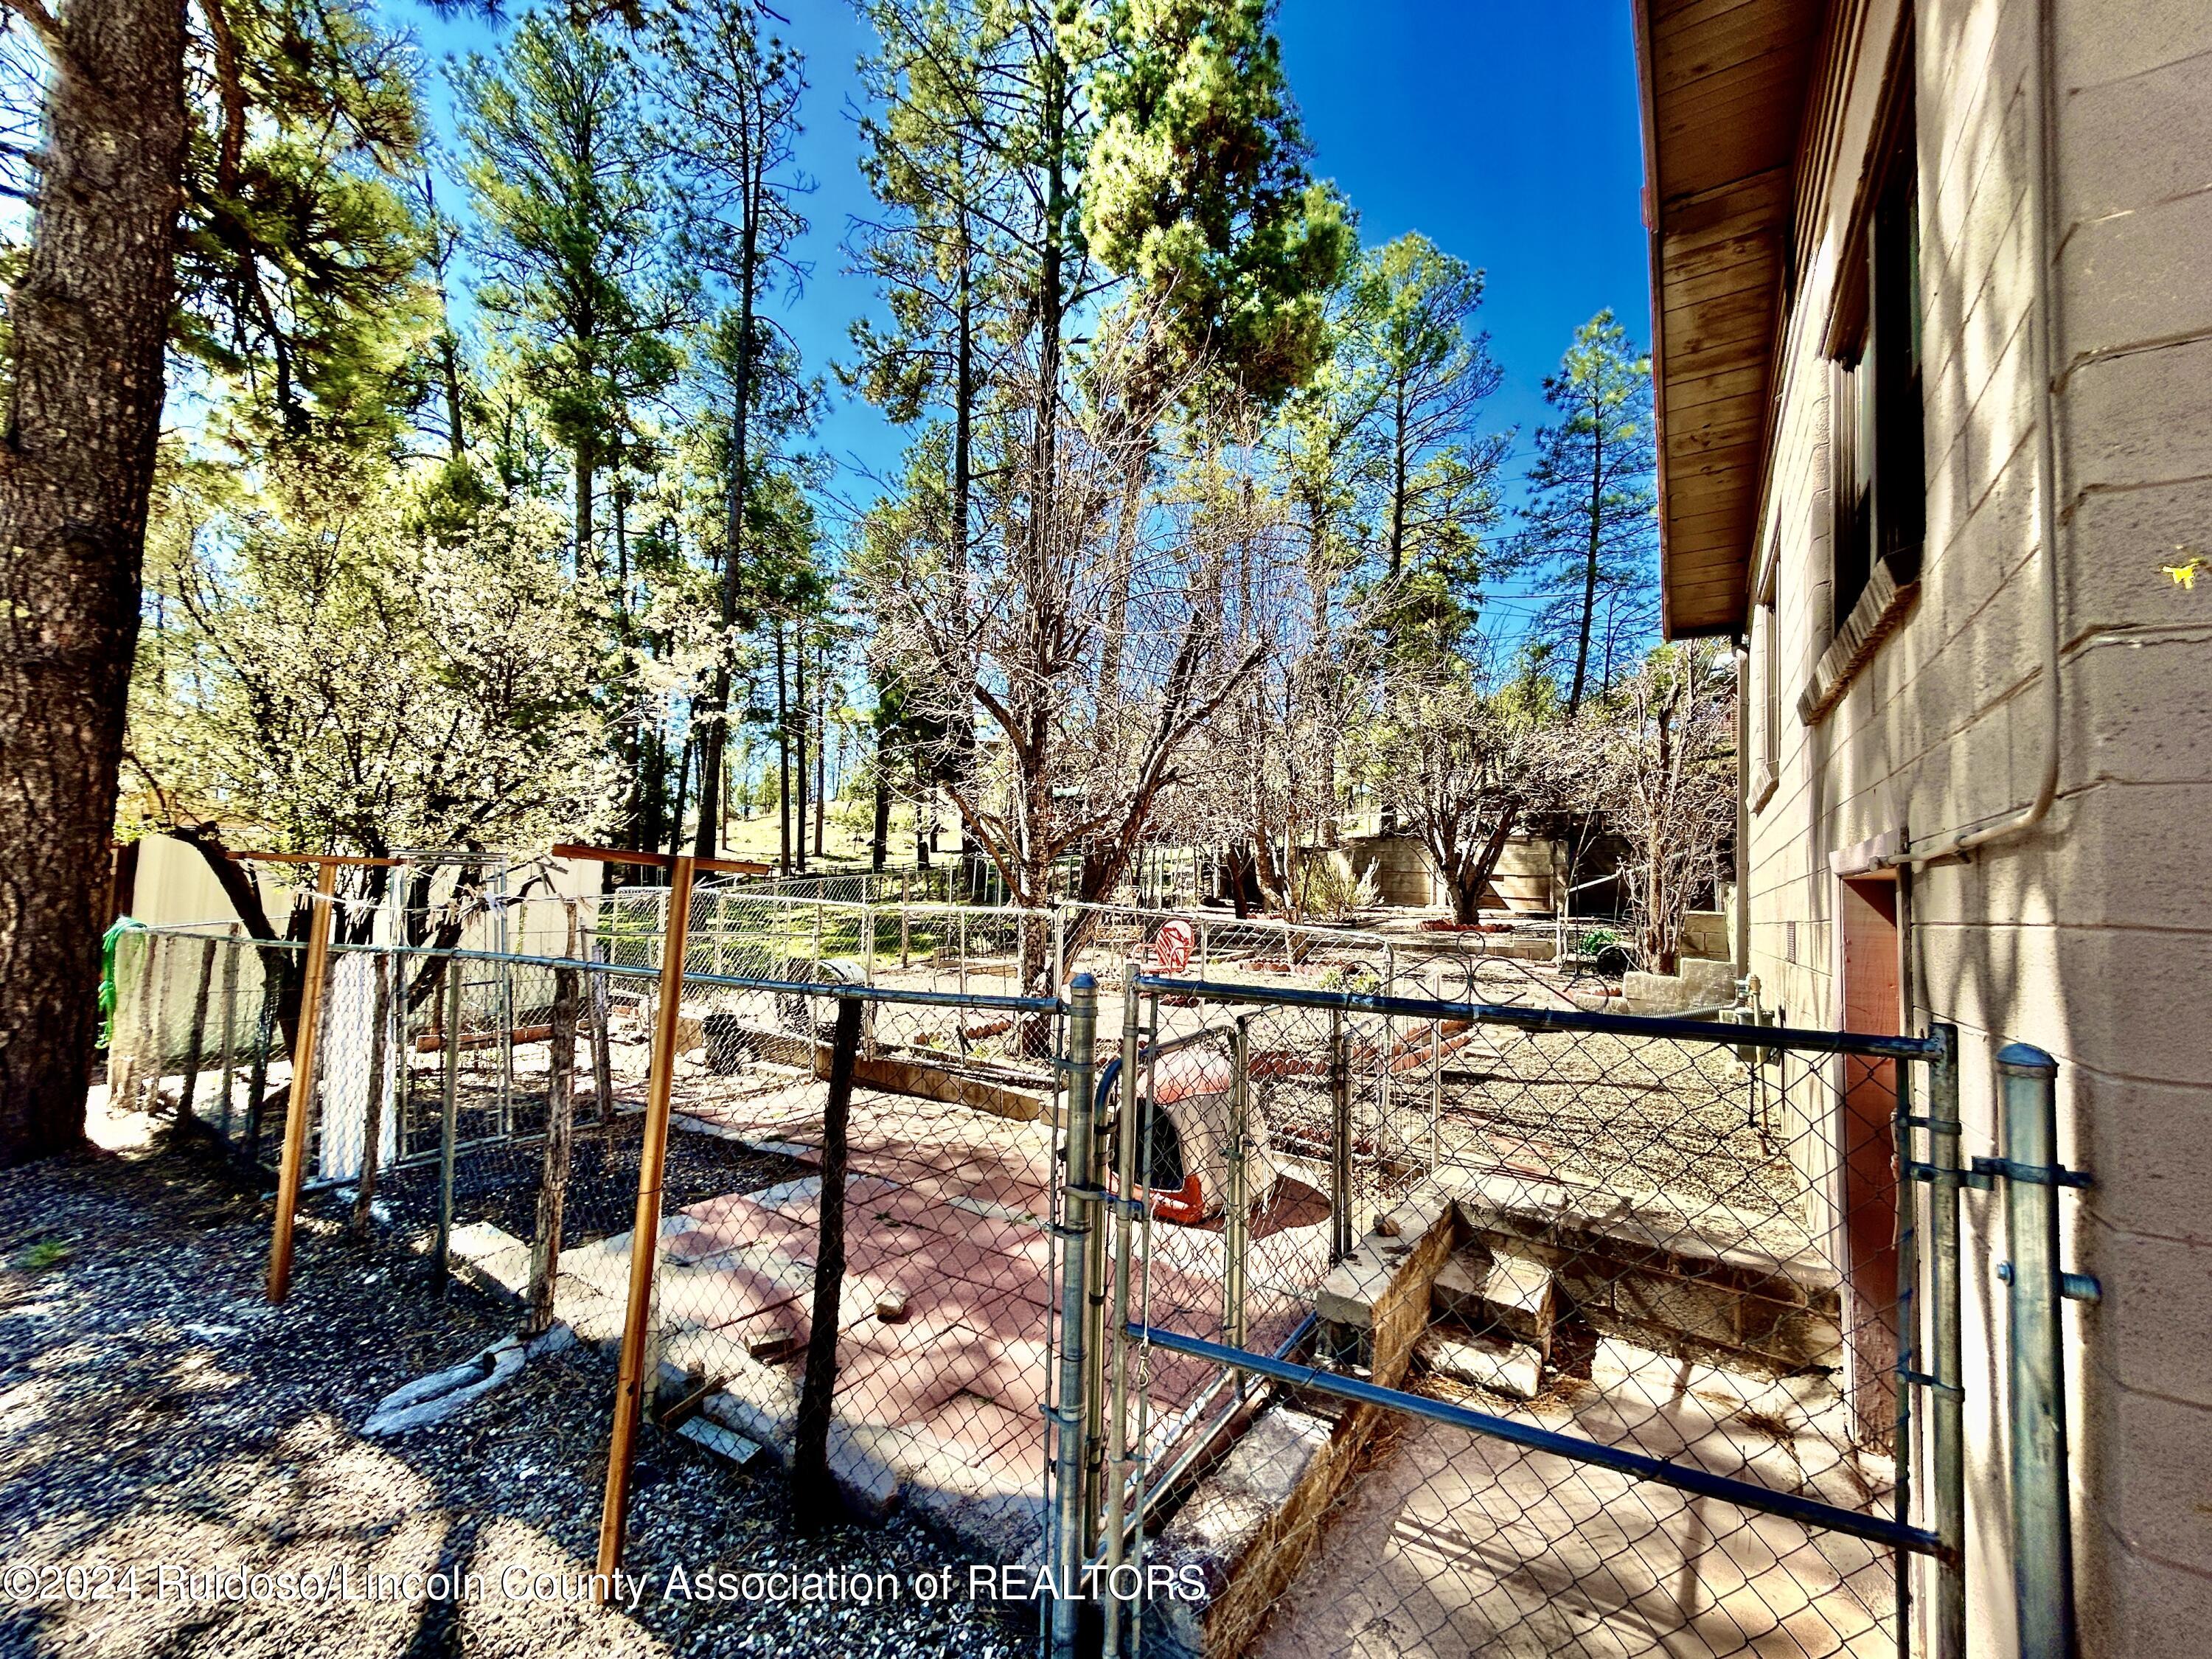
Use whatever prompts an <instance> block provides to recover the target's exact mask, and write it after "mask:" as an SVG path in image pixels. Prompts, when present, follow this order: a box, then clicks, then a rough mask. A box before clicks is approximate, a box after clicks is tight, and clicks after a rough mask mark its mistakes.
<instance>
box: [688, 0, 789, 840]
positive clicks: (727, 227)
mask: <svg viewBox="0 0 2212 1659" xmlns="http://www.w3.org/2000/svg"><path fill="white" fill-rule="evenodd" d="M654 40H655V42H656V44H657V46H659V53H660V56H659V60H658V62H657V64H655V71H654V76H653V78H654V82H655V84H656V87H657V89H658V91H659V95H660V97H661V100H662V101H663V103H664V104H665V106H666V118H665V123H664V131H663V134H662V143H664V145H665V149H666V153H667V155H668V159H669V161H670V162H671V166H672V169H673V172H674V173H675V176H676V179H677V181H678V186H679V190H678V199H679V200H680V202H681V204H682V215H683V233H682V243H683V246H684V252H685V255H686V257H687V258H688V259H689V260H690V262H691V263H692V264H693V265H694V266H695V267H696V268H697V269H698V270H702V271H705V272H706V273H708V276H710V277H711V278H712V279H713V280H714V285H715V288H716V289H717V291H718V292H717V297H718V298H719V299H720V301H721V309H720V314H719V315H718V316H717V317H716V319H715V320H714V327H713V330H712V333H711V336H710V339H709V343H708V350H707V352H706V353H705V354H704V355H705V357H706V361H707V362H708V366H709V367H710V368H712V369H713V370H714V371H715V374H716V379H717V380H718V381H719V383H720V384H719V386H717V388H716V389H717V392H718V393H719V396H718V398H717V401H718V402H719V403H720V404H721V405H722V406H723V407H724V408H726V410H727V411H728V429H729V436H728V441H727V445H726V458H725V478H726V483H725V487H724V488H725V501H724V507H725V516H724V533H723V538H722V547H721V556H720V566H721V568H720V580H719V581H718V583H717V584H716V590H715V592H716V605H717V611H718V615H719V618H720V625H721V629H722V631H723V635H724V641H723V647H722V652H721V659H720V661H719V662H718V664H717V665H716V667H715V670H714V678H713V679H712V682H711V684H708V686H707V687H706V688H705V690H704V695H703V696H702V697H701V698H700V699H699V700H698V702H697V704H696V706H695V708H694V710H693V721H692V724H693V727H694V731H695V734H696V738H697V742H698V752H699V818H698V830H697V836H696V842H695V846H694V849H693V850H694V851H696V853H697V854H699V855H700V856H701V857H702V858H704V857H709V856H712V855H713V854H714V852H715V851H716V850H717V848H716V837H717V836H718V834H719V831H720V816H721V799H720V791H721V780H722V773H723V769H724V767H723V756H724V754H725V752H726V746H727V743H728V729H729V721H728V711H729V708H730V695H731V662H730V659H729V657H730V652H731V651H732V649H734V647H735V643H736V639H735V635H736V629H737V625H738V609H739V604H738V601H739V593H738V587H739V583H740V580H742V573H743V571H744V562H745V558H746V549H747V539H748V532H749V529H750V519H751V507H750V501H751V495H752V491H753V489H754V485H755V482H756V478H757V475H758V473H759V472H760V471H762V470H763V463H764V462H765V461H766V460H767V459H769V456H770V455H771V454H772V453H773V446H774V444H775V442H776V441H779V440H781V439H783V438H786V437H787V436H789V435H790V434H791V433H792V432H793V431H794V430H798V429H802V428H805V426H807V425H808V424H810V423H811V404H812V398H811V389H810V388H808V387H807V386H805V385H804V383H803V382H802V380H801V379H800V373H799V360H798V351H797V348H796V347H795V346H794V345H793V343H792V341H791V339H790V337H789V336H788V335H787V333H785V332H784V331H782V330H781V328H780V327H779V325H777V324H776V323H775V321H774V319H772V318H771V317H770V316H769V314H768V313H767V310H766V301H768V300H769V297H770V296H771V295H774V294H775V292H776V291H777V290H778V289H783V290H785V291H787V292H788V293H790V294H793V295H796V293H797V292H798V290H799V287H800V284H801V283H803V281H804V279H805V270H804V268H803V267H802V266H801V265H800V264H799V261H798V259H797V258H796V257H795V256H794V254H793V244H794V243H796V241H797V240H798V239H799V237H801V236H803V235H805V233H806V221H805V218H804V217H803V216H801V215H800V214H799V210H798V208H797V206H796V201H797V198H798V197H799V196H800V195H801V194H803V193H804V192H805V191H806V190H808V189H809V188H811V185H809V184H808V182H807V180H806V179H805V178H804V177H803V176H802V175H800V174H799V172H798V170H797V168H796V167H795V166H794V164H793V143H794V141H795V140H796V139H797V137H798V135H799V99H800V96H801V94H803V93H804V92H805V88H806V80H805V68H804V65H803V64H802V63H801V61H800V59H799V55H798V53H797V52H794V51H793V50H792V49H791V48H790V47H788V46H785V45H784V44H783V43H782V42H781V40H778V39H777V38H776V37H775V36H774V35H773V34H769V33H766V31H765V20H764V17H763V15H762V13H761V12H760V11H759V10H757V9H756V8H753V7H751V6H748V5H743V4H731V5H724V6H717V7H713V8H709V9H704V10H693V9H677V10H674V11H671V12H670V13H668V14H667V15H665V17H664V18H663V20H662V21H661V22H660V24H659V27H658V29H657V31H656V33H655V36H654Z"/></svg>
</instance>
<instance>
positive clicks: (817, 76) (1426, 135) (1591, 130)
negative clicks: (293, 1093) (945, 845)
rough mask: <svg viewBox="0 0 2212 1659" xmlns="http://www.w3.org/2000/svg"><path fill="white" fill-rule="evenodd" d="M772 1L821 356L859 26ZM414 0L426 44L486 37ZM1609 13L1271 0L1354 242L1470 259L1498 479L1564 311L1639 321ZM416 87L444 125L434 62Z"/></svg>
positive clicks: (888, 468) (1639, 256) (1527, 428)
mask: <svg viewBox="0 0 2212 1659" xmlns="http://www.w3.org/2000/svg"><path fill="white" fill-rule="evenodd" d="M779 9H781V10H782V11H783V12H784V13H785V14H786V15H787V16H788V17H789V18H790V20H791V27H790V28H789V30H788V38H789V39H791V40H793V43H794V44H796V45H797V46H799V47H800V48H801V49H802V50H803V51H804V52H805V55H806V58H807V64H808V78H809V81H810V82H811V91H810V93H809V95H808V98H807V100H806V103H805V122H806V132H805V137H804V138H803V139H802V141H801V143H800V161H801V165H802V166H803V167H804V168H805V171H806V172H807V173H809V174H811V176H812V177H813V179H815V181H816V187H815V190H814V192H813V194H812V196H811V197H810V198H809V200H808V201H807V203H806V204H805V211H806V213H807V216H808V217H809V219H810V220H811V222H812V229H811V233H810V234H809V235H808V237H807V238H806V240H805V244H804V245H803V246H802V250H801V252H802V254H803V256H804V257H805V258H807V259H808V260H809V261H811V264H812V266H813V275H812V278H811V281H810V282H809V283H808V284H807V287H806V289H805V294H804V295H801V296H799V298H798V299H796V300H795V301H792V302H790V304H789V305H788V307H787V310H786V311H785V313H784V320H785V323H786V325H787V326H788V327H789V328H790V330H791V331H792V333H793V337H795V338H796V339H797V340H798V342H799V346H800V348H801V349H802V350H803V351H804V352H805V356H806V358H807V360H808V362H809V363H810V365H811V367H813V368H815V369H817V371H820V370H824V369H826V368H827V367H828V364H829V362H830V360H831V359H832V358H833V357H835V356H837V355H839V354H840V353H842V351H843V350H844V349H845V346H846V329H847V325H848V323H849V322H850V320H851V319H853V318H854V316H856V315H859V314H861V313H864V312H866V311H869V310H871V309H872V307H873V306H874V296H873V295H872V292H871V291H870V289H868V287H867V285H866V283H862V282H860V281H858V280H857V279H855V278H853V277H850V276H846V275H845V274H844V272H843V270H842V264H843V258H842V254H841V252H839V247H838V244H839V241H840V240H841V239H842V237H843V235H844V234H845V230H846V226H847V223H848V219H849V217H850V216H852V215H854V214H855V213H858V212H861V211H864V210H866V208H867V206H868V198H867V195H866V189H865V187H864V185H862V183H861V180H860V174H859V171H858V167H857V157H858V155H859V142H858V137H857V135H856V133H855V131H854V123H853V119H852V109H851V106H852V101H853V100H854V97H855V96H856V95H857V90H856V82H855V78H854V63H855V62H856V60H857V59H858V58H860V56H861V54H863V53H864V52H866V51H868V50H869V48H870V46H871V45H872V36H871V34H870V33H869V31H868V29H867V28H866V26H865V25H864V24H863V23H862V22H861V21H860V20H859V19H858V18H857V17H856V16H855V15H854V12H853V10H852V8H851V7H850V5H849V4H848V3H846V0H783V3H781V5H780V7H779ZM414 15H415V17H416V19H418V20H420V21H418V24H417V27H418V31H419V33H420V35H421V38H422V43H423V45H424V46H425V47H426V48H428V50H429V51H430V52H432V53H433V54H435V55H442V54H443V53H444V52H447V51H451V50H454V49H457V48H460V49H465V47H466V46H470V45H481V44H485V43H487V42H488V41H489V39H490V37H491V36H492V35H494V34H495V33H496V31H492V30H488V29H487V28H486V27H484V26H483V25H482V24H479V23H470V24H465V25H449V24H441V23H440V22H438V21H435V19H430V18H428V17H426V16H425V15H423V14H422V13H420V12H416V13H415V14H414ZM1629 23H1630V20H1629V9H1628V4H1627V0H1541V3H1529V0H1283V4H1282V9H1281V19H1280V27H1281V33H1282V39H1283V52H1284V61H1285V68H1286V70H1287V72H1288V75H1289V78H1290V82H1291V90H1292V92H1293V94H1295V96H1296V97H1297V101H1298V105H1299V107H1300V109H1301V110H1302V112H1304V118H1305V123H1306V129H1307V135H1308V137H1309V138H1310V140H1311V141H1312V143H1313V147H1314V152H1315V154H1314V166H1315V170H1316V172H1317V173H1320V174H1321V175H1322V176H1323V177H1326V178H1330V179H1334V180H1335V181H1336V183H1337V185H1338V186H1339V187H1340V189H1341V190H1342V191H1344V193H1345V195H1346V197H1347V198H1348V199H1349V200H1350V201H1351V203H1352V205H1353V207H1354V208H1355V210H1357V211H1358V215H1359V228H1360V234H1361V237H1362V240H1364V241H1366V242H1368V243H1370V244H1373V243H1380V242H1384V241H1388V240H1390V239H1391V238H1392V237H1394V236H1397V235H1399V234H1402V233H1404V232H1406V231H1408V230H1419V231H1422V232H1424V233H1425V234H1427V235H1428V236H1429V237H1430V238H1431V240H1434V241H1436V242H1437V244H1438V245H1439V246H1443V248H1445V249H1446V250H1448V251H1449V252H1452V253H1455V254H1457V255H1458V256H1459V257H1460V258H1463V259H1465V260H1467V261H1468V263H1469V264H1474V265H1477V266H1480V267H1482V268H1483V269H1484V270H1486V271H1487V272H1488V276H1489V284H1488V289H1487V297H1486V300H1485V302H1484V305H1483V313H1482V315H1483V323H1484V325H1485V326H1486V327H1487V328H1488V329H1489V331H1490V332H1491V335H1492V350H1493V352H1494V353H1495V355H1496V356H1497V357H1498V362H1500V364H1501V365H1502V366H1503V367H1504V371H1505V383H1504V388H1503V389H1502V390H1501V391H1500V392H1499V393H1498V396H1497V398H1494V399H1493V400H1492V404H1493V409H1494V411H1495V413H1494V419H1495V421H1496V422H1497V424H1498V425H1500V426H1514V427H1518V428H1520V432H1521V439H1520V441H1519V443H1518V444H1517V445H1516V464H1515V466H1514V471H1515V472H1516V475H1517V472H1518V463H1519V461H1520V460H1521V459H1525V457H1526V455H1527V453H1528V442H1529V440H1530V439H1531V438H1532V437H1533V435H1534V430H1535V428H1536V427H1537V425H1539V424H1540V423H1541V422H1542V421H1543V419H1544V405H1543V398H1542V380H1543V376H1544V374H1546V373H1547V371H1548V370H1549V369H1550V368H1552V367H1553V365H1554V364H1556V362H1558V360H1559V355H1560V353H1561V352H1562V351H1563V350H1564V349H1565V346H1566V343H1567V341H1568V338H1569V337H1570V336H1571V334H1572V333H1573V331H1574V329H1575V327H1576V326H1577V325H1578V324H1580V323H1582V322H1583V321H1585V320H1587V319H1589V317H1590V316H1591V315H1592V314H1593V313H1595V312H1596V311H1598V310H1599V309H1600V308H1601V307H1606V306H1611V307H1613V309H1614V311H1615V312H1616V313H1618V314H1619V315H1620V317H1621V318H1622V319H1623V320H1624V321H1625V322H1626V324H1627V325H1628V328H1629V331H1630V333H1631V335H1632V337H1634V338H1635V339H1637V340H1638V341H1639V342H1642V341H1644V340H1645V339H1646V338H1647V337H1648V336H1649V333H1650V271H1649V267H1648V263H1647V261H1648V255H1647V252H1646V245H1645V241H1644V232H1643V228H1642V222H1641V216H1640V209H1639V204H1638V190H1639V187H1640V184H1641V179H1642V166H1643V162H1642V151H1641V143H1642V140H1641V134H1640V127H1639V118H1638V111H1637V94H1636V65H1635V57H1634V49H1633V45H1632V39H1631V35H1630V27H1629ZM428 91H429V92H430V94H431V99H432V101H433V104H434V106H435V107H436V109H437V111H438V114H439V117H440V118H441V123H442V122H443V121H444V120H446V118H447V107H446V106H447V97H446V93H445V88H444V87H443V85H442V80H441V78H440V79H439V80H438V81H437V82H435V83H434V84H433V85H432V86H431V87H430V88H428ZM447 131H448V133H450V128H448V129H447ZM832 405H833V406H832V408H831V410H830V412H829V416H828V418H827V419H826V420H825V421H824V422H823V427H822V430H821V433H820V435H819V440H818V441H819V442H820V443H821V445H822V446H823V448H825V449H826V450H827V451H828V452H829V453H830V454H831V455H832V456H833V457H834V458H835V459H836V461H837V462H838V464H839V467H840V470H841V472H842V473H843V474H844V476H843V477H842V478H841V480H840V483H839V485H838V489H839V490H840V493H841V494H845V495H848V496H851V495H860V496H863V497H865V495H867V494H868V493H870V492H869V491H868V490H867V489H866V486H865V485H864V484H863V483H862V482H861V480H860V477H856V476H854V474H855V473H857V472H860V471H875V472H877V473H878V474H890V473H893V472H895V471H896V465H897V458H898V453H899V450H900V447H901V438H900V435H899V434H898V433H897V431H896V429H894V428H891V427H890V426H889V425H888V424H887V423H886V422H884V420H883V418H882V416H880V415H878V413H877V412H876V411H875V410H873V409H872V408H870V407H869V406H867V405H866V404H863V403H860V402H859V401H857V400H854V399H849V398H844V397H842V394H838V393H836V392H835V389H834V387H833V392H832Z"/></svg>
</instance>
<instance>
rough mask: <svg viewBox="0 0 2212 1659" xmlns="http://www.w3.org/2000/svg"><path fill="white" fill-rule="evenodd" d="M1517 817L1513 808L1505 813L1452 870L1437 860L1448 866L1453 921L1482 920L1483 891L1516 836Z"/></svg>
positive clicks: (1467, 924) (1468, 923) (1470, 922)
mask: <svg viewBox="0 0 2212 1659" xmlns="http://www.w3.org/2000/svg"><path fill="white" fill-rule="evenodd" d="M1516 816H1517V815H1516V814H1515V813H1514V812H1511V811H1506V812H1503V813H1501V814H1500V815H1499V817H1498V823H1497V824H1496V826H1495V827H1494V828H1493V829H1492V830H1491V831H1490V833H1489V834H1488V835H1487V836H1485V837H1484V838H1483V842H1482V845H1481V847H1480V848H1479V849H1471V850H1470V851H1469V853H1468V855H1467V857H1466V858H1465V860H1463V861H1462V862H1461V863H1460V865H1459V867H1458V868H1457V869H1452V868H1451V866H1449V864H1445V862H1444V860H1437V862H1438V863H1439V864H1443V865H1444V867H1445V870H1446V872H1447V874H1448V875H1449V882H1448V886H1449V889H1450V891H1451V901H1452V920H1453V921H1455V922H1457V923H1459V924H1460V925H1461V926H1462V927H1471V926H1473V925H1474V923H1476V922H1478V921H1481V920H1482V894H1483V890H1484V889H1485V888H1486V887H1488V886H1489V885H1490V878H1491V877H1492V875H1494V874H1495V873H1497V870H1498V860H1499V859H1500V858H1502V857H1504V854H1505V843H1506V842H1507V841H1509V840H1510V839H1511V837H1512V835H1513V824H1514V821H1515V818H1516Z"/></svg>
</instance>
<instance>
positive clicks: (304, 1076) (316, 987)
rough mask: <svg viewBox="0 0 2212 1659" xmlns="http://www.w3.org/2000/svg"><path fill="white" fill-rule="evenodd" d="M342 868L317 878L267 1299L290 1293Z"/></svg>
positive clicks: (327, 863) (329, 867) (327, 865)
mask: <svg viewBox="0 0 2212 1659" xmlns="http://www.w3.org/2000/svg"><path fill="white" fill-rule="evenodd" d="M337 875H338V867H337V865H336V864H334V863H332V862H331V860H327V859H325V860H324V861H323V863H322V865H321V866H320V868H319V870H318V871H317V872H316V875H315V897H314V902H313V905H312V906H311V907H310V908H309V911H308V924H307V977H306V979H305V981H303V982H302V983H301V987H300V1030H299V1037H298V1040H297V1042H295V1043H294V1045H293V1052H292V1099H291V1103H290V1105H289V1107H288V1108H287V1109H286V1110H285V1114H284V1154H283V1161H282V1162H281V1163H280V1164H278V1165H277V1169H276V1227H275V1229H274V1231H272V1232H271V1234H270V1240H269V1299H270V1301H271V1302H282V1301H283V1299H284V1297H285V1296H286V1295H287V1294H288V1293H289V1291H291V1288H292V1230H293V1225H294V1223H295V1220H296V1218H297V1216H298V1213H299V1208H300V1174H301V1164H302V1163H303V1162H304V1161H305V1159H306V1158H307V1109H308V1105H309V1103H310V1102H311V1101H312V1099H313V1096H314V1092H315V1039H316V1034H317V1030H318V1028H319V1026H320V1025H321V1024H322V1016H323V982H324V980H325V977H326V975H325V973H324V971H323V969H324V964H325V963H326V962H328V961H329V960H330V954H331V928H332V927H333V926H334V925H335V924H336V922H337V915H336V913H337V904H336V903H335V902H333V900H334V898H335V896H336V895H337Z"/></svg>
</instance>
